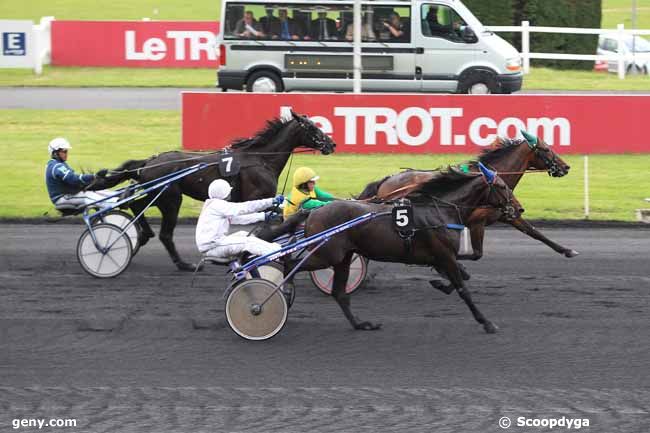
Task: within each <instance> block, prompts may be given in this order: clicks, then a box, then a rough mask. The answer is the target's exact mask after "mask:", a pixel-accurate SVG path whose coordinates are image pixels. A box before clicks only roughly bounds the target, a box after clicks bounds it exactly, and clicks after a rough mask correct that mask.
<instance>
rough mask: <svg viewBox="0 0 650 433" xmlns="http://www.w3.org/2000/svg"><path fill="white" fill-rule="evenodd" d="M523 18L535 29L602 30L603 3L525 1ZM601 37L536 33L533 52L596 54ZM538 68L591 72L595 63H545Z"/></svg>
mask: <svg viewBox="0 0 650 433" xmlns="http://www.w3.org/2000/svg"><path fill="white" fill-rule="evenodd" d="M522 3H525V5H524V8H523V9H522V13H521V16H520V18H521V19H527V20H528V21H530V25H532V26H552V27H586V28H600V22H601V16H602V0H525V1H524V2H522ZM597 46H598V35H567V34H554V33H533V34H532V35H531V41H530V49H531V51H533V52H538V53H573V54H595V53H596V48H597ZM535 64H537V65H539V64H541V65H544V66H552V67H557V68H564V69H592V68H593V66H594V65H593V63H592V62H584V61H570V60H544V61H536V62H535Z"/></svg>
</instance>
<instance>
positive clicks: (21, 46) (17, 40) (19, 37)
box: [2, 32, 27, 56]
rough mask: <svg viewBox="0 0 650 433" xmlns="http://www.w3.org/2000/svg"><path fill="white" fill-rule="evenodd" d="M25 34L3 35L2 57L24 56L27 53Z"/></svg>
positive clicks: (7, 33)
mask: <svg viewBox="0 0 650 433" xmlns="http://www.w3.org/2000/svg"><path fill="white" fill-rule="evenodd" d="M25 45H26V43H25V33H22V32H15V33H9V32H6V33H2V55H3V56H24V55H25V54H26V53H27V49H26V46H25Z"/></svg>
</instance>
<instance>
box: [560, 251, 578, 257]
mask: <svg viewBox="0 0 650 433" xmlns="http://www.w3.org/2000/svg"><path fill="white" fill-rule="evenodd" d="M579 255H580V253H579V252H577V251H576V250H569V251H567V252H565V253H564V256H565V257H568V258H572V257H575V256H579Z"/></svg>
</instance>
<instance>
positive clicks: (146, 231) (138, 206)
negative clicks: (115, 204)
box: [129, 199, 156, 246]
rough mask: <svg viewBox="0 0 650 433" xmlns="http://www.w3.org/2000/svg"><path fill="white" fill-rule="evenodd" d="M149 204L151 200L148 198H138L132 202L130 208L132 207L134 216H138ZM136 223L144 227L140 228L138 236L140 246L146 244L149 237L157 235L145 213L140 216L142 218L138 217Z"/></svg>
mask: <svg viewBox="0 0 650 433" xmlns="http://www.w3.org/2000/svg"><path fill="white" fill-rule="evenodd" d="M148 204H149V201H147V199H142V200H136V201H134V202H132V203H130V205H129V208H130V209H131V212H133V216H138V215H139V214H140V212H142V211H143V210H144V208H145V207H146V206H147V205H148ZM135 223H136V224H137V225H139V226H140V228H141V229H142V230H140V237H139V238H138V243H139V244H140V246H143V245H145V244H146V243H147V242H149V239H151V238H153V237H155V236H156V234H155V233H154V232H153V229H152V228H151V226H150V225H149V221H148V220H147V218H145V216H144V214H142V216H140V218H138V219H137V220H136V222H135Z"/></svg>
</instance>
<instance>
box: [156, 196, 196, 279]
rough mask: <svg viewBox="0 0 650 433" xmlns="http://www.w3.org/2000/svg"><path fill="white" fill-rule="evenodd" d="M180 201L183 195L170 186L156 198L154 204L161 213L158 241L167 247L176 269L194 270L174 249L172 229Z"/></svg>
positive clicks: (174, 225)
mask: <svg viewBox="0 0 650 433" xmlns="http://www.w3.org/2000/svg"><path fill="white" fill-rule="evenodd" d="M182 201H183V196H182V195H181V193H180V191H179V190H178V189H177V188H174V187H172V188H170V189H169V191H167V192H165V193H164V194H163V195H162V196H160V197H159V198H158V201H157V202H156V206H157V207H158V209H160V213H161V214H162V221H161V224H160V234H159V235H158V236H159V237H160V242H162V244H163V245H164V246H165V248H166V249H167V252H168V253H169V255H170V257H171V258H172V261H173V262H174V264H175V265H176V267H177V268H178V270H179V271H188V272H194V271H195V270H196V266H195V265H193V264H191V263H187V262H185V261H183V260H182V259H181V256H180V255H179V254H178V251H177V250H176V245H175V244H174V229H175V228H176V223H177V222H178V212H179V211H180V208H181V203H182Z"/></svg>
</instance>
